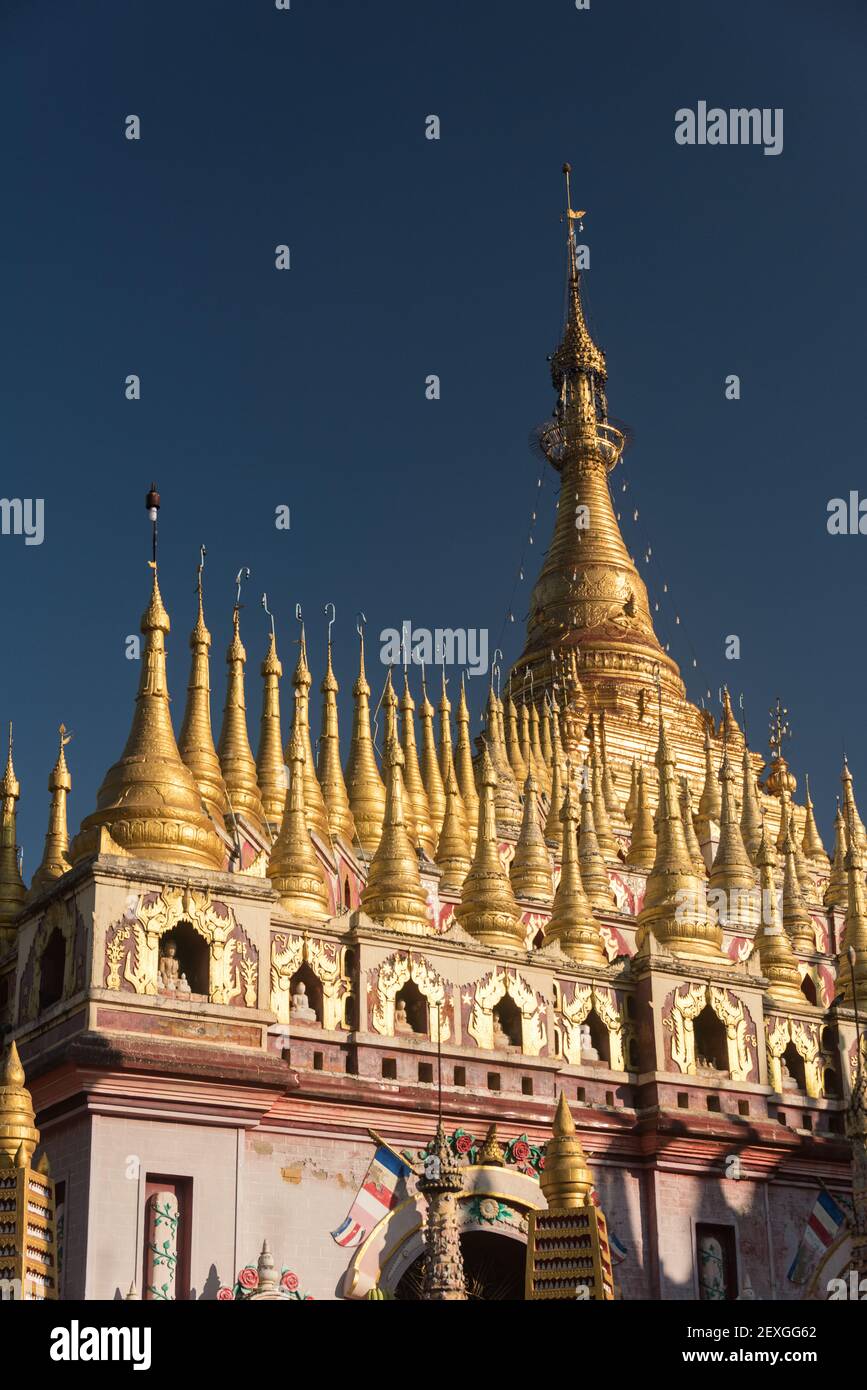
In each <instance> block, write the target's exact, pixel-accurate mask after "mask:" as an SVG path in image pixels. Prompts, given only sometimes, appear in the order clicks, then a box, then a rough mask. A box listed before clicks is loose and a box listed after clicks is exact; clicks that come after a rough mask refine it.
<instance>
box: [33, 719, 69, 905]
mask: <svg viewBox="0 0 867 1390" xmlns="http://www.w3.org/2000/svg"><path fill="white" fill-rule="evenodd" d="M59 732H60V749H59V752H58V754H57V762H56V763H55V764H54V767H53V768H52V769H51V775H50V776H49V778H48V790H49V792H50V793H51V808H50V810H49V813H48V831H47V834H46V836H45V848H44V849H43V851H42V862H41V864H40V865H39V868H38V869H37V870H36V873H35V874H34V875H33V881H32V883H31V884H30V892H29V893H28V895H27V896H28V899H30V898H35V897H37V896H38V894H39V893H40V892H41V891H42V889H43V888H47V887H48V886H49V885H50V884H52V883H53V882H54V881H55V879H58V878H61V877H62V876H63V875H64V874H65V873H68V871H69V870H70V869H71V868H72V864H71V861H70V858H69V832H68V829H67V824H66V798H67V796H68V795H69V793H70V791H71V790H72V778H71V777H70V775H69V768H68V767H67V765H66V754H65V752H64V749H65V747H66V745H67V743H69V740H70V739H71V737H72V735H71V734H67V732H66V725H65V724H61V725H60V731H59Z"/></svg>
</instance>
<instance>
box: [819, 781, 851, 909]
mask: <svg viewBox="0 0 867 1390" xmlns="http://www.w3.org/2000/svg"><path fill="white" fill-rule="evenodd" d="M848 848H849V840H848V836H847V834H846V822H845V821H844V819H843V812H842V811H841V809H840V798H839V797H838V798H837V814H836V816H835V817H834V859H833V862H832V864H831V877H830V878H829V880H828V886H827V888H826V889H825V896H824V898H823V902H824V905H825V907H828V908H835V907H845V906H846V903H847V901H848V887H847V881H846V851H847V850H848Z"/></svg>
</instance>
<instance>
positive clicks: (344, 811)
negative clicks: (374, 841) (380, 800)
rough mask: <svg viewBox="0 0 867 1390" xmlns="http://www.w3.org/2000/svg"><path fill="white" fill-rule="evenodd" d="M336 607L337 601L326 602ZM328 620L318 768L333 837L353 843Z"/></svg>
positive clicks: (353, 833) (353, 824) (351, 815)
mask: <svg viewBox="0 0 867 1390" xmlns="http://www.w3.org/2000/svg"><path fill="white" fill-rule="evenodd" d="M329 607H331V608H332V609H333V607H334V605H333V604H328V605H326V610H325V611H326V613H327V611H328V608H329ZM333 621H334V619H333V618H332V619H331V621H330V622H329V624H328V656H327V660H326V666H325V676H324V678H323V681H322V685H321V686H320V690H321V693H322V732H321V733H320V735H319V762H318V764H317V767H316V771H317V774H318V778H319V785H320V787H321V788H322V796H323V799H324V801H325V809H326V810H327V812H328V826H329V829H330V831H331V835H332V838H334V839H342V840H343V841H344V842H345V843H346V844H347V845H352V843H353V841H354V840H355V839H356V838H357V832H356V828H355V818H354V816H353V814H352V807H351V806H350V804H349V793H348V791H347V789H346V782H345V780H344V777H343V768H342V767H341V764H340V730H339V726H338V708H337V695H338V691H339V686H338V684H337V680H336V678H335V675H334V668H333V666H332V662H331V622H333Z"/></svg>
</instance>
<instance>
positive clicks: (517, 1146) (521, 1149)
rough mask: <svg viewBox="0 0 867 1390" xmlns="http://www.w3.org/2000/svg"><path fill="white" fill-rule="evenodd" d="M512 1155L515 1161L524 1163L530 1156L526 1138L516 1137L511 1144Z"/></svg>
mask: <svg viewBox="0 0 867 1390" xmlns="http://www.w3.org/2000/svg"><path fill="white" fill-rule="evenodd" d="M512 1157H513V1159H514V1160H515V1162H516V1163H526V1162H527V1159H528V1158H529V1157H530V1145H529V1144H528V1143H527V1141H526V1139H516V1140H515V1142H514V1144H513V1145H512Z"/></svg>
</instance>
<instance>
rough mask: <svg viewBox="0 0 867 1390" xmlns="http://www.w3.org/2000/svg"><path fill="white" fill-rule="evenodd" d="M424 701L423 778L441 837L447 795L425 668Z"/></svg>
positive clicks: (422, 724)
mask: <svg viewBox="0 0 867 1390" xmlns="http://www.w3.org/2000/svg"><path fill="white" fill-rule="evenodd" d="M421 693H422V701H421V704H420V705H419V709H418V713H419V719H420V720H421V778H422V782H423V783H424V789H425V792H426V793H427V804H428V808H429V812H430V821H431V825H432V826H433V829H434V833H435V834H436V835H439V833H440V831H441V830H442V825H443V820H444V818H445V814H446V794H445V791H444V790H443V779H442V773H441V772H440V765H439V760H438V758H437V748H436V739H435V737H434V707H433V705H432V704H431V702H430V700H429V699H428V697H427V685H426V684H425V677H424V666H422V668H421Z"/></svg>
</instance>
